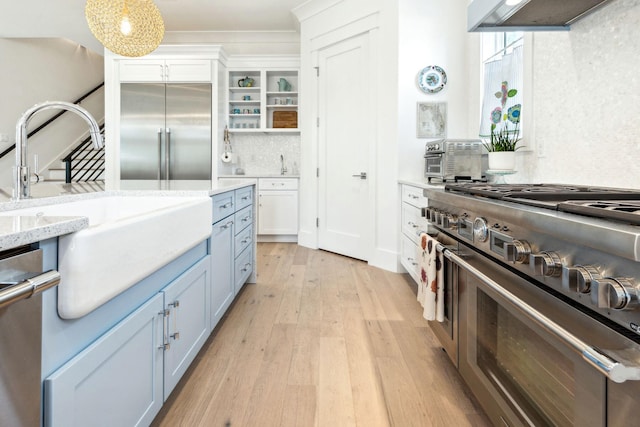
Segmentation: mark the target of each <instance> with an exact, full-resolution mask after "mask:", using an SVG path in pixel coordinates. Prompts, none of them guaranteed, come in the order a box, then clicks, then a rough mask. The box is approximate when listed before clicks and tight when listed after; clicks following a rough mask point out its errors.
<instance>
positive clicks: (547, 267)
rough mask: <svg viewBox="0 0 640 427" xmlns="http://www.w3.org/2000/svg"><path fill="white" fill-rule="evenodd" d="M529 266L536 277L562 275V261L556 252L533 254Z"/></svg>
mask: <svg viewBox="0 0 640 427" xmlns="http://www.w3.org/2000/svg"><path fill="white" fill-rule="evenodd" d="M529 265H531V271H533V274H534V275H536V276H546V277H557V276H560V275H561V274H562V260H561V259H560V256H558V254H557V253H555V252H540V253H537V254H531V256H530V257H529Z"/></svg>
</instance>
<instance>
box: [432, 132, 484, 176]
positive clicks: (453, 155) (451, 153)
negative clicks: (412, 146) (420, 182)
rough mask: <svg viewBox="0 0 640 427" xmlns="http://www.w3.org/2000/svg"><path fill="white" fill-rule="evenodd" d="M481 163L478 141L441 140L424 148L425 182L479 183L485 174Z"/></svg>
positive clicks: (480, 142)
mask: <svg viewBox="0 0 640 427" xmlns="http://www.w3.org/2000/svg"><path fill="white" fill-rule="evenodd" d="M483 163H484V162H483V156H482V141H481V140H479V139H442V140H439V141H431V142H428V143H427V144H426V146H425V154H424V176H425V178H426V179H427V181H432V180H434V181H442V182H445V181H457V180H470V181H479V180H481V179H482V178H483V177H484V175H485V172H486V167H483Z"/></svg>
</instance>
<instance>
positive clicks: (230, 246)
mask: <svg viewBox="0 0 640 427" xmlns="http://www.w3.org/2000/svg"><path fill="white" fill-rule="evenodd" d="M253 199H254V192H253V187H252V186H248V187H244V188H239V189H237V190H234V191H228V192H226V193H222V194H218V195H215V196H213V197H212V203H213V226H212V229H211V249H210V252H211V330H213V328H215V326H216V325H217V324H218V322H219V321H220V319H221V318H222V316H223V315H224V313H225V312H226V311H227V309H228V308H229V306H230V305H231V303H232V302H233V299H234V297H235V296H236V295H237V294H238V292H240V289H241V288H242V285H244V283H245V282H246V281H247V280H248V279H249V277H250V276H251V274H252V273H253V272H254V268H253V265H254V253H253V247H254V245H255V237H254V233H255V229H254V226H253V224H254V223H255V218H254V212H253V207H254V201H253Z"/></svg>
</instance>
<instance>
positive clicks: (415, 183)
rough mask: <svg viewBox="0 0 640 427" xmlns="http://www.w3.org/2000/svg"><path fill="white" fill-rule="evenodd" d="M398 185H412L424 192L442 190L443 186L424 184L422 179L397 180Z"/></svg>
mask: <svg viewBox="0 0 640 427" xmlns="http://www.w3.org/2000/svg"><path fill="white" fill-rule="evenodd" d="M398 184H406V185H412V186H414V187H418V188H422V189H425V190H434V189H440V188H444V184H430V183H428V182H426V181H425V180H424V179H421V180H418V179H416V180H413V179H399V180H398Z"/></svg>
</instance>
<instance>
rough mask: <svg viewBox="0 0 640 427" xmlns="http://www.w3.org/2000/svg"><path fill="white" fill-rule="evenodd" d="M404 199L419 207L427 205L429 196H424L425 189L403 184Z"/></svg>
mask: <svg viewBox="0 0 640 427" xmlns="http://www.w3.org/2000/svg"><path fill="white" fill-rule="evenodd" d="M402 201H403V202H405V203H409V204H411V205H413V206H416V207H418V208H426V207H427V198H426V197H424V190H423V189H422V188H418V187H413V186H411V185H406V184H403V185H402Z"/></svg>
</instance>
